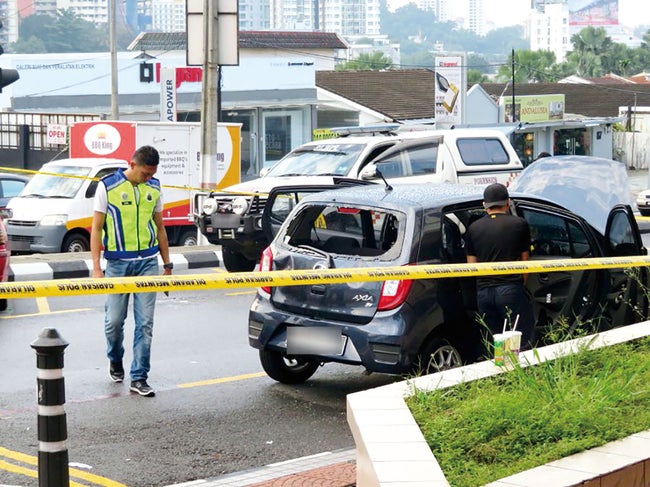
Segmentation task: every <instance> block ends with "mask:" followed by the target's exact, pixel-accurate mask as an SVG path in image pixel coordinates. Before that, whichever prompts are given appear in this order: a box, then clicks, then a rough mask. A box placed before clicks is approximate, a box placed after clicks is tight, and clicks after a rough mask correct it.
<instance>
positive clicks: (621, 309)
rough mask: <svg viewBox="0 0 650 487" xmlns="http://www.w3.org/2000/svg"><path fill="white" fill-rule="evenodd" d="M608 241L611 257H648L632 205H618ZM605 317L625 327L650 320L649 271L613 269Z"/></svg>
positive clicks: (609, 224)
mask: <svg viewBox="0 0 650 487" xmlns="http://www.w3.org/2000/svg"><path fill="white" fill-rule="evenodd" d="M605 237H606V239H607V241H608V242H609V245H610V255H612V256H621V257H622V256H630V255H646V254H647V253H648V252H647V250H646V248H645V247H644V246H643V242H642V241H641V234H640V233H639V227H638V225H637V223H636V219H635V218H634V214H633V213H632V209H631V208H630V207H629V206H628V205H617V206H615V207H614V209H612V211H611V212H610V214H609V217H608V219H607V227H606V230H605ZM607 273H608V285H609V289H608V292H607V304H606V306H605V307H604V310H603V312H604V314H605V317H606V318H607V319H608V321H609V323H610V326H621V325H627V324H630V323H636V322H639V321H643V320H645V319H647V317H648V297H647V296H646V294H645V292H644V289H647V288H648V269H647V267H635V268H631V269H609V270H608V271H607Z"/></svg>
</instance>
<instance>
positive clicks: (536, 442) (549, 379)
mask: <svg viewBox="0 0 650 487" xmlns="http://www.w3.org/2000/svg"><path fill="white" fill-rule="evenodd" d="M407 403H408V406H409V408H410V410H411V412H412V414H413V416H414V417H415V420H416V422H417V423H418V424H419V426H420V428H421V430H422V432H423V434H424V437H425V438H426V440H427V443H428V444H429V446H430V448H431V451H432V452H433V454H434V455H435V456H436V459H437V460H438V462H439V464H440V467H441V468H442V470H443V472H444V473H445V476H446V477H447V480H448V481H449V483H450V484H451V485H452V486H454V487H463V486H467V487H471V486H480V485H483V484H486V483H488V482H492V481H494V480H497V479H500V478H503V477H506V476H509V475H512V474H514V473H517V472H521V471H524V470H528V469H530V468H533V467H536V466H539V465H543V464H545V463H548V462H551V461H553V460H557V459H560V458H562V457H566V456H568V455H571V454H574V453H577V452H580V451H583V450H585V449H588V448H593V447H596V446H600V445H603V444H605V443H608V442H610V441H613V440H616V439H621V438H625V437H626V436H629V435H631V434H633V433H637V432H639V431H643V430H646V429H650V339H649V338H644V339H640V340H636V341H633V342H629V343H624V344H620V345H614V346H611V347H604V348H601V349H597V350H587V349H586V348H584V349H581V350H580V351H579V352H578V353H577V354H575V355H571V356H568V357H563V358H558V359H555V360H551V361H549V362H544V363H542V364H539V365H535V366H531V367H526V368H521V367H519V366H516V368H515V369H514V370H512V371H509V372H507V373H504V374H501V375H498V376H494V377H490V378H487V379H482V380H478V381H474V382H469V383H465V384H460V385H458V386H455V387H452V388H448V389H440V390H436V391H427V392H424V391H417V390H416V392H415V394H414V395H413V396H411V397H410V398H409V399H408V400H407Z"/></svg>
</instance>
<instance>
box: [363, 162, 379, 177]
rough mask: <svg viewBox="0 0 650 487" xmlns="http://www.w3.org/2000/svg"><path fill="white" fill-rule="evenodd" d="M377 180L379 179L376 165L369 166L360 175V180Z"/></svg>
mask: <svg viewBox="0 0 650 487" xmlns="http://www.w3.org/2000/svg"><path fill="white" fill-rule="evenodd" d="M375 178H377V166H376V165H375V164H368V165H367V166H366V167H364V168H363V169H361V172H360V173H359V179H363V180H365V181H367V180H368V179H375Z"/></svg>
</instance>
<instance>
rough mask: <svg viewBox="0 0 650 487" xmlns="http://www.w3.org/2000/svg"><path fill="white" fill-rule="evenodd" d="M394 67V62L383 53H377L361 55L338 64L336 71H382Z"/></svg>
mask: <svg viewBox="0 0 650 487" xmlns="http://www.w3.org/2000/svg"><path fill="white" fill-rule="evenodd" d="M392 65H393V61H392V60H391V59H390V58H389V57H386V56H384V55H383V54H382V53H381V52H379V51H375V52H373V53H372V54H367V53H361V54H359V57H357V58H355V59H352V60H351V61H347V62H345V63H341V64H338V65H337V66H336V71H380V70H382V69H388V68H390V67H391V66H392Z"/></svg>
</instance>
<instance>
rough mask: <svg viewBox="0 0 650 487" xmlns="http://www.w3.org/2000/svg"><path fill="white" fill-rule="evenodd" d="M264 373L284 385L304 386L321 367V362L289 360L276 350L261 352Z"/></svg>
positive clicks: (305, 359)
mask: <svg viewBox="0 0 650 487" xmlns="http://www.w3.org/2000/svg"><path fill="white" fill-rule="evenodd" d="M260 363H261V364H262V368H263V369H264V372H266V374H267V375H268V376H269V377H270V378H271V379H273V380H277V381H278V382H281V383H283V384H302V383H304V382H305V381H306V380H307V379H309V378H310V377H311V376H312V375H314V372H316V370H318V367H320V362H319V361H317V360H315V359H308V358H288V357H287V356H286V355H285V354H283V353H282V352H278V351H276V350H260Z"/></svg>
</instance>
